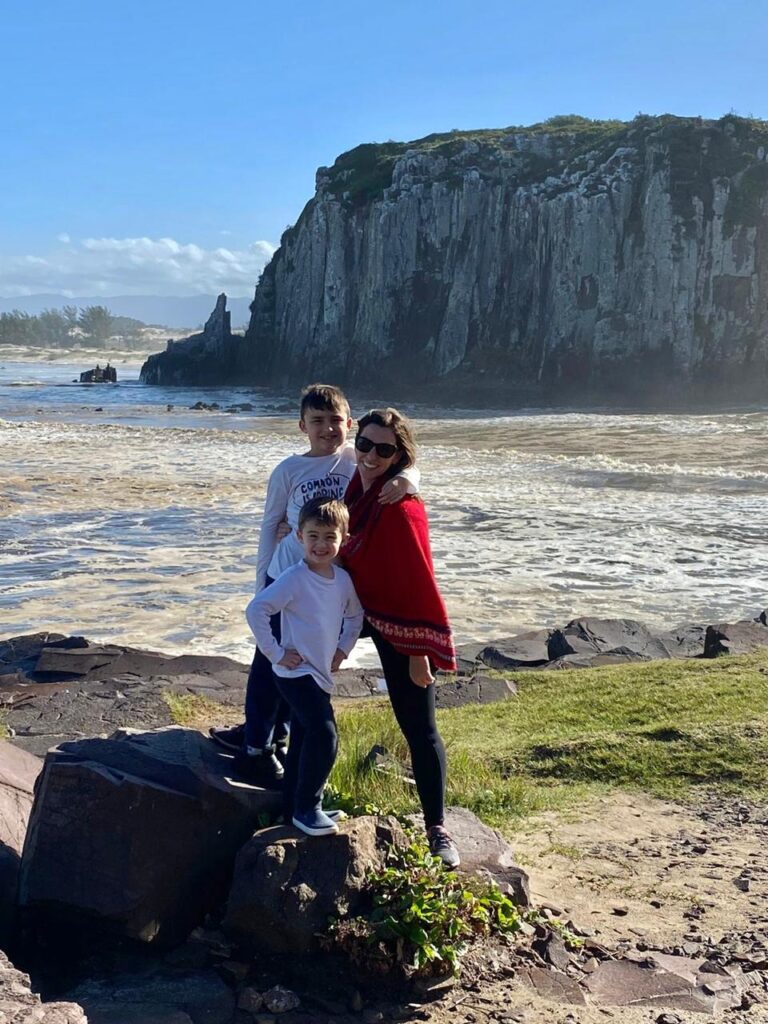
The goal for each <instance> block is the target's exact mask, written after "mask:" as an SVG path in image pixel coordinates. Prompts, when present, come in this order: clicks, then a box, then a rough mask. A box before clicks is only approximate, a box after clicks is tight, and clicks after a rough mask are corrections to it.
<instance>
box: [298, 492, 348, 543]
mask: <svg viewBox="0 0 768 1024" xmlns="http://www.w3.org/2000/svg"><path fill="white" fill-rule="evenodd" d="M310 520H312V522H316V523H320V524H321V525H322V526H335V527H336V529H337V530H339V531H341V534H342V536H343V535H344V534H345V533H346V532H347V531H348V529H349V509H348V508H347V506H346V505H345V504H344V502H343V501H339V499H338V498H324V497H320V498H311V499H310V500H309V501H308V502H307V503H306V505H304V506H303V507H302V509H301V511H300V512H299V529H300V530H303V529H304V524H305V523H308V522H309V521H310Z"/></svg>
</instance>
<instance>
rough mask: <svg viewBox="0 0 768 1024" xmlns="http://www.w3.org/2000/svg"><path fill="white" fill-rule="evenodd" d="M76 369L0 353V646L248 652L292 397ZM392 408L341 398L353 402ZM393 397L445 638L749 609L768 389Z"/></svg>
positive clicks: (760, 554) (766, 567)
mask: <svg viewBox="0 0 768 1024" xmlns="http://www.w3.org/2000/svg"><path fill="white" fill-rule="evenodd" d="M91 365H92V361H90V362H87V363H84V361H83V360H82V359H80V360H79V361H74V359H73V361H72V362H66V361H57V362H35V361H32V360H30V359H24V360H15V359H10V360H6V361H4V362H3V361H2V359H0V639H7V638H9V637H13V636H18V635H21V634H26V633H35V632H38V631H41V630H47V631H56V632H60V633H65V634H79V635H83V636H86V637H88V638H90V639H93V640H98V641H102V642H116V643H121V644H129V645H132V646H137V647H145V648H150V649H154V650H159V651H166V652H171V653H174V652H175V653H184V652H186V653H200V654H202V653H205V654H220V655H229V656H231V657H233V658H236V659H239V660H241V661H247V660H250V657H251V653H252V649H253V648H252V642H251V640H250V638H249V635H248V630H247V628H246V625H245V620H244V617H243V610H244V607H245V605H246V603H247V601H248V599H249V597H250V595H251V593H252V591H253V584H254V576H255V556H256V546H257V543H258V535H259V517H260V511H261V507H262V504H263V501H264V495H265V491H266V486H267V479H268V477H269V473H270V470H271V469H272V467H273V466H274V465H275V464H276V463H277V462H278V461H279V460H281V459H284V458H285V457H286V456H288V455H290V454H292V453H295V452H301V451H303V450H305V445H304V444H303V438H302V436H301V435H300V433H299V431H298V426H297V394H296V392H295V391H294V390H291V391H271V390H266V389H253V388H165V387H150V386H145V385H142V384H140V383H139V381H138V376H139V367H140V364H139V363H138V362H124V363H120V364H118V374H119V381H118V384H117V385H111V386H110V385H81V384H79V383H76V381H77V379H78V377H79V373H80V371H81V370H83V369H86V368H89V367H90V366H91ZM390 401H391V396H387V395H386V394H380V395H379V394H375V393H371V394H368V395H365V396H362V397H360V398H357V397H355V400H354V402H353V406H354V408H353V412H354V413H355V414H357V415H360V414H361V413H363V412H364V411H366V410H367V408H369V407H371V406H374V405H385V404H389V402H390ZM197 402H204V403H207V404H211V403H218V405H219V406H220V409H219V410H213V411H206V410H194V409H192V408H191V407H192V406H194V405H195V403H197ZM238 405H240V406H242V405H250V406H251V408H250V409H247V410H245V411H243V410H242V409H241V410H240V411H229V410H230V407H232V406H238ZM403 410H404V411H405V412H407V413H408V414H409V415H410V416H411V417H412V419H413V421H414V423H415V427H416V434H417V440H418V442H419V466H420V468H421V471H422V494H423V497H424V499H425V502H426V504H427V508H428V512H429V518H430V523H431V534H432V547H433V553H434V560H435V566H436V572H437V576H438V580H439V583H440V586H441V589H442V591H443V594H444V596H445V599H446V602H447V604H448V609H449V612H450V616H451V619H452V622H453V626H454V630H455V634H456V639H457V642H459V643H463V642H468V641H481V642H485V641H491V640H493V639H495V638H500V637H505V636H510V635H513V634H515V633H520V632H523V631H526V630H530V629H537V628H540V627H543V626H556V625H563V624H565V623H566V622H568V621H569V620H570V619H572V618H574V617H576V616H581V615H592V616H601V617H626V618H633V619H641V620H643V621H645V622H646V623H648V624H649V625H651V626H653V627H659V628H669V627H673V626H675V625H678V624H680V623H682V622H686V621H695V622H711V621H728V620H733V619H734V618H744V617H751V616H754V615H755V614H756V613H757V612H758V611H760V610H761V609H762V608H764V607H765V606H766V603H768V602H767V601H766V597H767V594H766V591H767V590H768V542H767V541H766V513H767V512H768V398H767V399H766V403H765V405H763V406H759V407H755V406H753V407H750V408H743V409H736V408H735V409H731V410H729V411H725V412H702V411H699V412H696V413H674V414H673V413H661V412H659V413H645V412H622V413H618V412H615V411H611V410H608V409H594V410H584V409H580V410H569V409H565V408H564V409H535V408H531V409H520V410H515V411H509V410H504V409H497V410H493V409H482V410H480V409H473V408H465V409H458V408H452V409H447V408H440V407H438V406H435V405H430V404H428V403H424V404H421V405H415V406H414V405H411V406H403ZM407 587H408V579H407V578H406V577H404V578H403V588H407ZM370 656H371V652H370V649H367V648H366V647H365V645H363V646H362V647H361V649H360V651H359V652H358V655H357V656H356V657H357V660H358V661H362V662H365V661H366V659H368V658H370Z"/></svg>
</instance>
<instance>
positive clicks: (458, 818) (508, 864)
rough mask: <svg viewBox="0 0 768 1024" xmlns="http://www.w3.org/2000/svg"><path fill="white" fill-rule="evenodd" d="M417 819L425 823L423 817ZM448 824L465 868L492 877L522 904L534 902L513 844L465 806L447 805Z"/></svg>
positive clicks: (502, 889) (503, 890)
mask: <svg viewBox="0 0 768 1024" xmlns="http://www.w3.org/2000/svg"><path fill="white" fill-rule="evenodd" d="M414 820H415V821H418V822H419V823H421V818H420V817H415V818H414ZM445 827H446V828H447V829H448V831H449V832H450V833H451V835H452V836H453V839H454V842H455V843H456V846H457V847H458V849H459V853H460V854H461V870H462V871H463V872H466V873H468V874H481V875H482V876H483V877H484V878H490V879H492V880H493V881H494V882H496V884H497V885H498V886H499V888H500V889H501V891H502V892H503V893H505V894H506V895H508V896H509V897H510V898H511V899H512V900H514V902H515V903H516V904H517V905H518V906H521V907H527V906H530V902H531V900H530V889H529V883H528V875H527V874H526V872H525V871H523V869H522V868H521V867H520V866H519V865H517V864H516V863H515V859H514V854H513V852H512V847H511V846H510V845H509V843H508V842H507V841H506V839H504V838H503V836H502V835H501V834H500V833H499V832H497V831H496V829H493V828H489V827H488V825H485V824H483V822H482V821H480V819H479V818H478V817H477V815H476V814H473V813H472V811H468V810H467V809H466V808H465V807H447V808H446V811H445Z"/></svg>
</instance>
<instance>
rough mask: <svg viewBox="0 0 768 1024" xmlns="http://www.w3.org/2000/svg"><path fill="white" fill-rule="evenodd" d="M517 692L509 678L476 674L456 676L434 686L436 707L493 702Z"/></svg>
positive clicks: (506, 698) (455, 706) (454, 706)
mask: <svg viewBox="0 0 768 1024" xmlns="http://www.w3.org/2000/svg"><path fill="white" fill-rule="evenodd" d="M516 693H517V686H516V685H515V684H514V683H513V682H512V680H511V679H503V678H502V677H500V676H488V675H482V674H477V675H473V676H470V677H469V678H467V677H464V676H456V677H455V678H453V679H446V680H444V681H441V680H440V679H438V682H437V686H436V688H435V706H436V707H438V708H460V707H464V706H465V705H466V704H495V703H496V702H497V701H500V700H508V699H509V698H510V697H514V696H515V694H516Z"/></svg>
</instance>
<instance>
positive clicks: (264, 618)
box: [245, 560, 363, 693]
mask: <svg viewBox="0 0 768 1024" xmlns="http://www.w3.org/2000/svg"><path fill="white" fill-rule="evenodd" d="M277 612H280V625H281V629H282V643H278V642H277V640H275V638H274V636H273V635H272V630H271V629H270V626H269V619H270V616H272V615H275V614H276V613H277ZM245 617H246V619H247V620H248V625H249V626H250V627H251V632H252V633H253V635H254V636H255V637H256V643H257V644H258V646H259V650H260V651H261V652H262V654H264V655H266V657H267V658H269V660H270V661H271V662H272V665H273V668H274V672H275V674H276V675H278V676H281V677H283V678H284V679H295V678H296V677H297V676H303V675H311V676H312V677H313V678H314V680H315V682H316V683H317V685H318V686H319V687H320V688H321V689H322V690H325V691H326V693H332V692H333V677H332V676H331V662H332V661H333V656H334V654H335V653H336V648H339V650H342V651H344V653H345V654H347V655H348V654H349V652H350V651H351V650H352V648H353V647H354V646H355V643H356V642H357V638H358V636H359V635H360V630H361V629H362V626H363V609H362V606H361V604H360V602H359V601H358V599H357V594H356V593H355V588H354V586H353V585H352V579H351V577H350V575H349V573H348V572H346V571H345V570H344V569H341V568H339V566H334V567H333V576H332V577H327V576H320V575H319V573H316V572H313V571H312V569H310V568H309V566H308V565H307V563H306V562H305V561H303V560H302V561H300V562H297V563H296V564H295V565H292V566H290V568H288V569H286V570H285V572H284V573H282V574H281V575H280V576H278V578H277V579H276V580H275V582H274V583H270V585H269V586H268V587H265V588H264V589H263V590H261V591H260V592H259V593H258V594H257V595H256V596H255V597H254V598H253V599H252V600H251V602H250V604H249V605H248V607H247V608H246V610H245ZM287 648H292V649H293V650H295V651H298V653H299V654H300V655H301V657H302V662H301V664H300V665H299V667H298V668H294V669H289V668H285V666H283V665H278V664H277V662H278V661H280V659H281V658H282V657H283V655H284V654H285V652H286V649H287Z"/></svg>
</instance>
